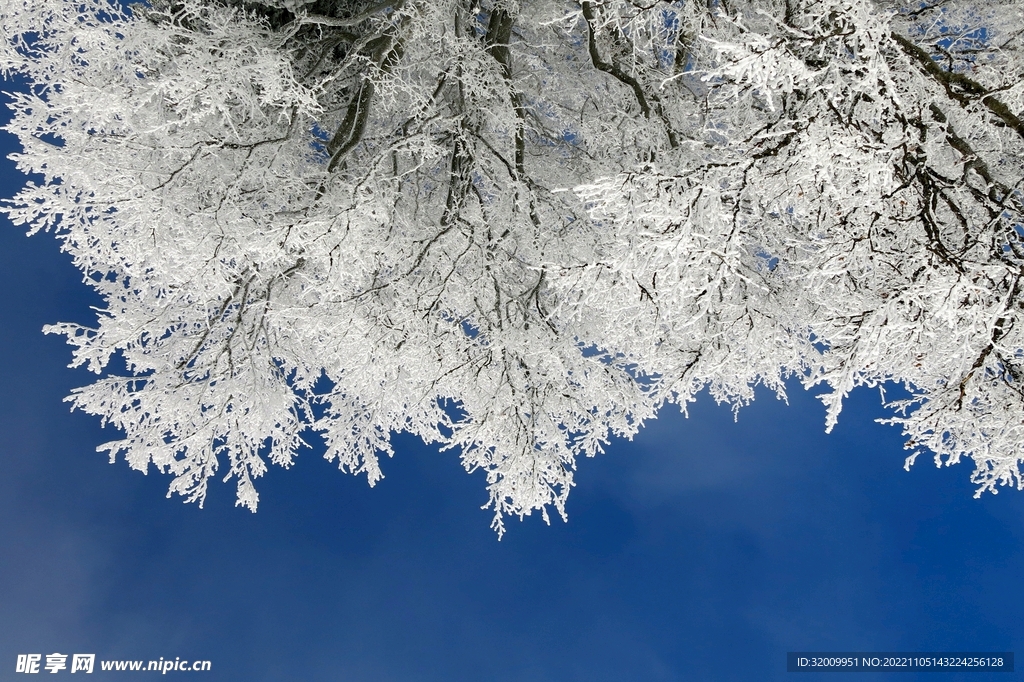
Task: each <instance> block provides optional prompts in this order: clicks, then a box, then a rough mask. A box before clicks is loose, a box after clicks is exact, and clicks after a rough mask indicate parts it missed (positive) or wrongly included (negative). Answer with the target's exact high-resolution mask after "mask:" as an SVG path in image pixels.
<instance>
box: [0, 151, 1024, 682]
mask: <svg viewBox="0 0 1024 682" xmlns="http://www.w3.org/2000/svg"><path fill="white" fill-rule="evenodd" d="M11 145H12V140H11V138H10V137H9V136H6V135H4V137H3V140H2V147H3V149H2V153H3V155H4V156H6V154H7V153H9V152H10V151H11V150H12V147H11ZM21 182H22V178H21V177H20V176H18V174H17V173H16V171H15V170H14V168H13V164H11V163H10V162H9V161H4V162H3V165H2V167H0V195H2V196H6V197H9V196H11V195H12V194H13V193H14V191H15V190H16V187H17V186H18V185H19V184H20V183H21ZM23 232H24V230H23V229H19V228H14V227H12V226H11V225H10V224H9V223H7V222H6V221H4V222H2V223H0V262H2V266H0V277H2V280H3V281H2V283H0V290H2V291H3V292H5V295H4V296H3V297H2V298H0V306H2V320H3V324H2V325H0V354H2V357H4V358H5V359H6V362H5V367H4V376H3V381H2V391H0V401H2V402H0V680H8V679H19V678H21V679H31V678H25V676H23V675H17V674H15V673H14V669H15V659H16V655H17V654H19V653H42V654H47V653H52V652H55V651H59V652H62V653H76V652H77V653H95V654H96V655H97V658H98V659H147V660H148V659H156V658H159V657H161V656H163V657H164V658H174V657H175V656H179V657H181V658H187V659H209V660H211V661H212V670H211V672H209V673H181V672H179V673H173V672H172V673H168V674H169V675H170V676H171V677H187V678H189V679H196V680H208V681H210V682H213V681H231V682H234V681H239V682H243V681H244V682H258V681H263V680H267V681H271V680H303V681H310V682H313V681H320V680H324V681H327V680H330V681H349V680H351V681H356V680H368V681H370V680H372V681H375V682H378V681H379V682H383V681H388V680H395V681H403V682H405V681H409V682H412V681H421V680H422V681H438V682H441V681H443V682H462V681H466V682H477V681H484V680H493V681H496V682H503V681H509V682H511V681H530V682H546V681H548V680H551V681H555V680H558V681H560V682H565V681H576V680H579V681H581V682H583V681H586V682H600V681H604V680H608V681H629V682H642V681H648V680H650V681H656V680H657V681H661V680H666V681H667V680H680V681H683V680H686V681H689V680H712V681H726V680H737V681H740V680H742V681H756V680H782V679H790V678H793V677H794V675H795V676H796V679H800V680H816V679H826V678H827V679H832V678H834V675H821V674H794V673H786V656H785V655H786V652H787V651H815V650H818V651H828V650H831V651H835V650H845V651H898V650H905V651H943V650H946V651H971V650H978V651H1012V650H1014V649H1016V648H1018V645H1019V644H1020V642H1021V641H1022V639H1024V618H1022V617H1021V614H1022V610H1024V609H1022V607H1024V596H1022V593H1021V589H1020V587H1021V579H1022V576H1024V551H1022V542H1024V494H1021V493H1017V492H1013V491H1004V492H1003V493H1002V494H1000V495H998V496H991V495H987V496H985V497H983V498H982V499H981V500H974V499H972V493H973V487H972V486H971V484H970V482H969V480H968V477H969V474H970V468H969V467H970V463H965V464H963V465H960V466H958V467H954V468H952V469H942V470H936V469H935V468H934V467H933V466H932V465H931V463H930V461H929V460H927V459H926V458H921V460H919V463H918V464H917V466H916V467H915V468H914V469H913V470H912V471H911V472H910V473H906V472H904V471H903V470H902V466H903V459H904V456H905V453H904V452H903V450H902V440H901V438H900V436H899V432H898V431H897V430H896V429H894V428H892V427H886V426H881V425H878V424H875V423H873V421H872V420H873V419H875V418H877V417H879V416H883V415H882V414H881V409H880V408H879V407H878V396H877V393H875V392H872V391H867V390H861V391H858V392H857V393H855V394H854V396H853V397H852V398H851V399H850V401H849V404H848V406H847V408H846V409H845V410H844V412H843V415H842V417H841V420H840V423H839V426H838V427H837V428H836V430H835V432H834V433H833V434H832V435H825V433H824V408H823V407H822V406H821V404H820V403H819V402H818V401H817V400H816V399H815V398H814V397H813V396H811V395H808V394H806V393H805V392H803V391H802V390H801V389H799V388H794V390H793V392H792V395H791V396H790V403H791V404H790V405H789V406H786V405H785V404H783V403H781V402H778V401H776V400H775V399H774V398H773V397H772V396H770V395H768V394H763V395H761V396H760V398H759V400H758V401H757V402H756V403H755V404H754V405H753V406H751V407H749V408H747V409H745V410H743V411H741V413H740V417H739V421H738V423H734V422H733V418H732V414H731V412H730V411H729V410H728V409H727V408H724V407H717V406H715V405H714V403H713V402H712V401H711V400H710V399H709V398H707V396H704V397H703V399H702V400H701V401H699V402H698V403H697V404H696V405H695V406H693V408H692V416H691V418H690V419H689V420H686V419H683V418H682V416H681V415H679V414H678V413H677V411H676V410H675V408H670V409H668V410H666V411H665V413H664V414H663V416H662V417H661V418H660V419H659V420H658V421H657V422H654V423H652V424H650V425H649V426H648V427H647V428H646V429H645V430H643V431H642V433H641V435H640V436H639V437H638V438H637V439H636V441H635V442H632V443H626V442H616V443H614V445H613V447H611V448H610V451H609V452H608V454H607V455H605V456H602V457H599V458H597V459H593V460H585V461H582V462H581V463H580V468H579V472H578V476H577V487H576V489H575V490H574V491H573V493H572V495H571V496H570V499H569V516H570V518H569V523H568V524H563V523H562V522H561V521H558V520H555V521H553V523H552V525H551V526H550V527H547V526H545V525H544V524H543V522H542V521H541V520H540V519H539V518H537V517H536V516H534V517H532V518H527V519H526V521H525V522H524V523H519V522H518V521H512V522H510V523H509V532H508V534H507V535H506V536H505V538H504V540H502V541H501V542H500V543H499V542H498V541H497V539H496V537H495V535H494V534H493V533H492V532H491V531H490V530H489V528H488V523H489V521H490V513H489V512H487V511H481V510H480V509H479V506H480V505H481V503H483V502H484V501H486V494H485V491H484V480H483V475H482V474H480V473H477V474H475V475H472V476H470V475H467V474H466V473H465V472H464V471H463V470H462V469H461V467H460V465H459V463H458V460H457V457H456V456H455V455H454V454H453V453H439V452H437V451H436V450H433V449H431V448H427V447H424V446H423V445H422V444H420V443H418V442H416V441H414V440H413V439H410V438H408V437H398V439H397V448H396V449H397V455H396V457H395V458H394V459H393V460H389V461H386V462H384V472H385V474H386V478H385V479H384V480H383V481H382V482H381V483H380V484H379V485H378V486H377V487H376V488H375V489H372V490H371V489H369V487H368V486H367V485H366V481H365V479H364V478H354V477H352V476H348V475H344V474H342V473H340V472H338V471H337V470H336V469H335V467H334V466H333V465H331V464H329V463H328V462H326V461H324V460H323V459H322V458H321V457H320V454H321V453H320V452H318V451H306V452H304V453H303V454H302V455H301V456H300V457H299V459H298V462H297V464H296V466H295V467H294V468H293V469H292V470H290V471H284V470H282V469H280V468H276V467H275V468H272V469H271V471H270V473H269V474H268V475H267V476H266V477H264V478H263V479H262V480H260V481H259V490H260V494H261V503H260V511H259V513H257V514H255V515H253V514H250V513H249V512H247V511H245V510H242V509H240V508H235V507H233V502H234V486H233V485H231V484H227V485H222V484H217V485H213V486H212V488H211V493H210V496H209V498H208V500H207V504H206V508H205V509H202V510H201V509H199V508H198V507H196V506H194V505H184V504H182V502H181V500H180V498H177V497H175V498H173V499H165V498H164V494H165V492H166V487H167V484H168V483H169V479H168V478H167V477H164V476H161V475H158V474H155V473H151V474H150V475H149V476H143V475H141V474H140V473H138V472H134V471H131V470H130V469H129V468H128V467H127V465H125V464H124V463H123V462H118V463H117V464H116V465H114V466H111V465H108V464H107V462H106V457H105V455H104V454H100V453H97V452H95V447H96V446H97V445H98V444H100V443H102V442H105V441H107V440H110V439H111V438H112V437H113V436H114V434H112V433H107V432H104V431H103V430H102V429H101V428H100V427H99V424H98V421H97V420H95V419H94V418H92V417H90V416H88V415H83V414H79V413H74V414H72V413H69V411H68V406H67V404H66V403H63V402H62V399H63V397H64V396H66V395H67V394H68V393H69V391H70V390H71V389H72V388H73V387H75V386H78V385H82V384H85V383H88V382H89V381H91V376H92V375H90V374H88V373H87V372H85V371H79V370H74V371H73V370H69V369H67V368H66V365H67V363H68V362H69V360H70V348H69V347H68V346H66V345H65V344H64V342H63V340H62V339H61V338H58V337H52V336H50V337H44V336H43V335H42V333H41V331H40V329H41V327H42V326H43V325H44V324H48V323H53V322H57V321H80V322H89V321H90V319H91V316H92V315H93V313H92V311H90V309H89V306H91V305H98V301H97V300H96V299H95V298H94V297H93V295H92V294H91V293H90V292H89V290H88V289H87V288H86V287H85V286H84V285H83V284H82V283H81V276H80V275H79V273H77V271H75V270H74V268H73V267H72V266H71V265H70V262H69V258H68V257H67V256H66V255H64V254H61V253H60V252H59V249H58V245H57V244H56V242H55V240H54V237H53V236H52V235H46V234H43V235H38V236H35V237H33V238H31V239H29V238H26V237H25V236H24V234H23ZM1019 665H1020V664H1019ZM44 674H45V673H44ZM62 674H65V675H66V674H69V673H68V672H67V671H65V672H64V673H62ZM1019 674H1020V673H1014V674H992V673H972V674H958V673H938V674H936V673H921V674H916V673H903V674H894V675H884V674H874V673H870V674H862V675H861V676H860V677H858V679H864V680H884V679H894V680H896V679H898V680H901V681H905V682H910V681H911V680H916V679H927V680H938V679H941V680H959V679H969V680H976V681H978V682H981V681H983V680H989V679H999V680H1009V679H1014V678H1015V676H1017V675H1019ZM155 675H156V673H137V674H131V673H125V672H122V673H107V674H104V673H100V672H96V673H94V676H93V677H90V678H86V679H101V680H102V679H111V680H114V679H121V680H129V679H132V680H134V679H150V678H153V677H155ZM844 679H845V678H844Z"/></svg>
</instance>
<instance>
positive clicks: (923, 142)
mask: <svg viewBox="0 0 1024 682" xmlns="http://www.w3.org/2000/svg"><path fill="white" fill-rule="evenodd" d="M0 23H2V27H3V35H4V36H5V41H4V42H3V43H2V46H0V69H3V71H4V72H5V73H7V74H17V75H19V76H21V77H22V78H24V79H25V80H26V81H27V82H28V83H29V89H28V90H27V91H24V92H16V93H14V94H12V95H11V96H10V97H11V107H12V109H13V111H14V119H13V121H12V122H11V123H10V125H9V126H8V127H7V129H8V130H9V131H10V132H12V133H14V134H16V135H17V136H18V137H19V139H20V141H21V144H22V145H23V147H24V151H23V153H21V154H18V155H16V161H17V162H18V164H19V166H20V168H21V169H22V170H24V171H25V172H27V173H30V174H35V175H36V176H40V177H41V181H38V182H29V183H28V184H27V185H26V187H25V188H24V189H23V190H22V191H21V193H20V194H19V195H18V196H17V197H16V198H15V199H14V201H13V203H11V204H9V206H8V209H7V212H8V214H9V216H10V217H11V218H12V219H13V220H14V222H15V223H17V224H22V225H26V226H28V228H29V229H30V230H31V231H38V230H49V229H53V230H55V231H57V233H58V234H59V235H60V237H61V239H62V240H63V244H64V247H65V249H66V250H68V251H69V252H70V253H71V254H72V255H73V257H74V260H75V264H76V265H77V266H78V267H79V268H80V269H81V270H82V272H83V273H84V275H85V277H86V280H87V282H88V283H89V284H90V285H91V286H93V287H94V288H95V289H96V290H97V291H98V292H99V293H100V294H101V295H102V296H103V298H104V300H105V301H106V303H107V308H106V309H105V310H104V311H102V313H101V314H100V316H99V319H98V321H97V324H96V325H95V327H91V328H85V327H81V326H76V325H70V324H60V325H55V326H53V327H51V328H50V331H56V332H60V333H63V334H66V335H67V337H68V339H69V341H70V342H71V343H72V344H73V345H74V347H75V354H74V363H73V364H74V365H76V366H85V367H87V368H88V369H90V370H92V371H94V372H97V373H99V374H101V375H102V376H101V377H100V378H99V379H98V381H96V382H95V383H93V384H91V385H89V386H86V387H84V388H81V389H78V390H77V391H76V392H75V393H74V395H73V396H72V397H71V398H70V399H71V400H72V402H73V404H74V406H76V407H78V408H80V409H83V410H85V411H87V412H89V413H92V414H96V415H98V416H100V417H101V419H103V420H104V422H106V423H109V424H111V425H112V426H115V427H116V428H118V429H119V430H120V431H121V432H122V433H123V435H124V438H122V439H120V440H116V441H114V442H111V443H108V444H106V445H104V446H103V447H102V449H104V450H106V451H108V452H109V453H110V457H111V459H112V460H113V459H115V458H116V457H117V456H118V455H119V454H123V455H124V456H125V457H126V459H127V461H128V462H129V464H130V465H131V466H132V467H134V468H137V469H140V470H143V471H146V470H147V469H148V468H149V466H150V464H153V465H155V467H156V468H157V469H159V470H161V471H164V472H169V473H171V474H173V476H174V479H173V482H172V483H171V492H178V493H180V494H182V495H184V496H185V497H186V498H187V499H189V500H197V501H200V502H201V501H202V500H203V497H204V496H205V494H206V486H207V482H208V480H209V479H210V478H211V477H212V476H214V475H215V474H217V473H220V474H223V475H224V477H225V478H226V479H230V478H234V479H235V481H236V484H237V487H238V501H239V504H242V505H244V506H246V507H248V508H250V509H253V510H255V508H256V504H257V500H258V496H257V493H256V491H255V488H254V486H253V479H255V478H258V477H259V476H261V475H262V474H263V473H264V472H265V471H266V464H265V462H266V461H268V460H269V461H270V462H272V463H275V464H279V465H282V466H285V467H287V466H289V465H290V464H291V462H292V461H293V458H294V456H295V453H296V451H297V449H298V448H299V447H300V446H301V444H302V443H303V439H304V438H307V437H309V435H312V434H319V436H322V437H323V438H324V440H325V441H326V443H327V454H326V456H327V458H328V459H331V460H334V461H336V462H337V463H338V465H339V466H340V467H341V468H342V469H343V470H347V471H351V472H355V473H365V474H366V475H367V477H368V479H369V481H370V483H371V485H372V484H373V483H375V482H376V481H377V480H379V479H380V478H381V476H382V474H381V470H380V467H379V464H378V457H379V455H380V454H381V453H387V454H391V446H390V438H391V435H392V434H393V433H395V432H400V431H406V432H409V433H412V434H415V435H417V436H419V437H420V438H422V439H424V440H425V441H428V442H435V443H439V444H441V445H442V446H443V447H445V448H447V449H452V450H455V451H457V452H459V453H460V455H461V457H462V462H463V464H464V465H465V467H466V469H467V470H469V471H474V470H477V469H483V470H484V472H485V473H486V477H487V485H488V491H489V495H490V501H489V506H490V507H491V508H492V509H493V511H494V514H495V516H494V527H495V529H496V530H498V531H499V533H500V532H502V531H503V528H504V527H503V522H502V519H503V517H504V516H506V515H509V514H512V515H519V516H522V515H524V514H529V513H531V512H532V511H534V510H539V511H540V512H541V513H542V514H544V516H545V518H547V508H548V507H549V506H554V507H555V509H556V510H557V511H558V512H559V513H560V514H562V515H564V513H565V500H566V496H567V495H568V492H569V489H570V488H571V487H572V485H573V471H574V470H575V466H576V463H575V462H576V459H577V457H579V456H581V455H584V456H592V455H594V454H597V453H599V452H600V451H601V450H602V447H603V445H604V444H606V443H607V442H608V440H609V438H610V437H611V436H613V435H618V436H625V437H630V436H632V435H633V434H635V433H636V432H637V429H638V428H640V426H641V425H642V424H643V422H644V421H645V420H647V419H651V418H653V417H654V416H655V415H656V414H657V412H658V410H659V409H661V408H662V407H663V406H664V404H665V403H666V402H674V403H678V404H679V405H681V406H682V407H683V408H684V409H685V406H686V404H687V403H688V402H689V401H692V400H693V399H694V398H695V396H696V395H697V394H698V393H700V392H701V391H703V390H705V389H708V390H710V393H711V395H712V397H713V398H714V399H716V400H718V401H724V402H728V403H731V404H732V405H734V406H736V407H737V408H738V407H739V406H742V405H743V404H745V403H747V402H749V401H750V400H751V399H752V398H753V396H754V389H755V387H756V386H757V385H759V384H760V385H765V386H767V387H768V388H769V389H771V390H773V391H775V392H776V393H777V394H779V395H780V396H781V395H784V394H785V382H786V380H787V379H789V378H793V377H795V378H796V379H798V380H799V381H802V382H803V383H804V385H805V386H807V387H813V386H817V385H824V386H826V387H827V391H826V393H825V394H824V395H823V400H824V402H825V405H826V407H827V417H826V419H827V426H828V428H831V427H832V425H834V424H835V423H836V419H837V418H838V416H839V413H840V410H841V408H842V401H843V398H844V397H845V396H846V395H847V394H848V393H849V392H850V391H851V390H852V389H854V388H855V387H857V386H860V385H868V386H878V385H882V384H885V383H886V382H898V383H901V384H903V385H904V386H905V387H906V389H907V390H908V391H909V393H910V398H908V399H906V400H899V401H894V402H891V403H889V405H888V406H889V407H890V408H893V409H894V410H895V413H894V416H893V418H892V419H891V420H890V421H891V422H892V423H895V424H898V425H900V426H901V427H902V428H903V430H904V431H905V433H906V435H907V438H908V448H910V449H911V450H912V454H911V456H910V458H909V459H908V466H909V463H910V462H912V461H913V459H914V457H916V456H917V453H918V452H929V453H931V455H933V456H934V457H935V460H936V462H938V463H947V464H950V463H954V462H956V461H958V460H959V459H960V458H962V457H965V456H968V457H971V458H972V459H973V460H974V462H975V466H976V468H975V472H974V479H973V480H974V482H975V483H976V484H977V485H978V492H979V494H980V492H982V491H984V490H991V491H993V492H995V491H996V489H997V486H998V485H1013V486H1015V487H1017V488H1019V489H1020V488H1024V478H1022V475H1021V471H1020V468H1019V467H1020V464H1021V462H1022V461H1024V418H1022V416H1021V415H1022V414H1024V337H1022V331H1024V330H1022V329H1021V320H1020V317H1021V312H1022V308H1021V306H1022V297H1021V293H1022V288H1024V279H1022V278H1024V240H1022V237H1024V191H1022V186H1021V185H1022V181H1024V162H1022V159H1024V155H1022V152H1024V123H1022V121H1021V116H1024V54H1022V45H1021V42H1022V36H1024V16H1022V12H1021V10H1020V9H1019V8H1018V7H1017V5H1016V3H1014V2H1011V1H1010V0H1006V1H1003V0H967V1H964V2H957V3H953V2H941V1H940V2H936V3H934V4H921V3H916V2H909V1H908V2H903V1H902V0H897V1H890V2H882V1H879V0H813V1H805V0H785V1H782V0H775V1H773V0H728V1H726V0H710V1H709V2H707V3H697V2H684V1H682V0H679V1H668V0H651V1H650V2H635V1H628V0H603V1H600V2H599V1H597V0H593V1H584V2H579V3H577V2H569V1H566V2H559V1H551V0H544V1H540V0H537V1H534V0H490V1H487V2H480V1H476V0H474V1H470V0H431V1H429V2H425V1H422V0H392V1H384V2H381V1H376V2H374V1H365V2H359V1H354V2H335V1H333V0H316V1H314V2H303V1H302V0H265V1H263V2H238V1H233V0H180V1H179V0H174V1H171V2H168V1H166V0H160V1H154V2H151V3H149V4H147V5H141V4H140V5H134V6H132V7H131V8H130V9H124V8H123V7H122V6H121V5H120V4H118V3H116V2H113V1H111V0H80V1H78V2H74V3H72V2H68V1H67V0H46V1H44V2H39V1H36V2H28V1H27V0H26V1H25V2H22V1H21V0H16V1H13V2H9V3H7V4H6V5H5V9H3V10H2V11H0ZM115 356H120V357H122V358H123V360H124V363H125V364H126V366H127V372H126V373H125V374H124V376H120V375H114V374H111V373H110V372H108V371H107V367H108V364H109V363H110V361H111V359H112V358H113V357H115Z"/></svg>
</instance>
